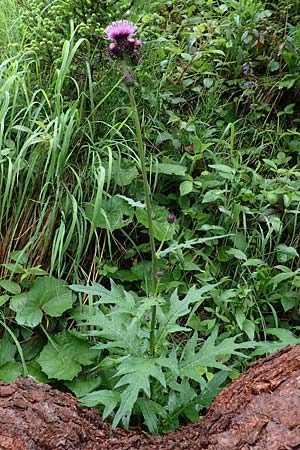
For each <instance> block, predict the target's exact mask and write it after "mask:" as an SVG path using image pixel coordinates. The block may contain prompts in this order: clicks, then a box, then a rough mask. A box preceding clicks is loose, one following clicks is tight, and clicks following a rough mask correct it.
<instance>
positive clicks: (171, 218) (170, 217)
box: [167, 214, 176, 225]
mask: <svg viewBox="0 0 300 450" xmlns="http://www.w3.org/2000/svg"><path fill="white" fill-rule="evenodd" d="M167 222H168V223H169V224H170V225H171V224H172V223H175V222H176V216H175V215H174V214H169V215H168V217H167Z"/></svg>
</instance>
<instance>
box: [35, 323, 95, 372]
mask: <svg viewBox="0 0 300 450" xmlns="http://www.w3.org/2000/svg"><path fill="white" fill-rule="evenodd" d="M97 354H98V352H96V351H95V350H93V349H92V348H91V345H90V343H89V342H88V341H87V340H86V339H84V338H82V337H80V336H79V335H78V333H75V332H74V331H63V332H61V333H58V334H57V335H56V336H54V337H53V338H52V339H51V342H49V343H48V344H47V345H46V346H45V347H44V348H43V350H42V351H41V354H40V356H39V357H38V359H37V361H38V363H39V364H40V365H41V367H42V370H43V372H45V373H46V374H47V375H48V377H49V378H55V379H57V380H73V378H74V377H75V376H76V375H77V374H78V373H79V372H80V371H81V366H82V365H83V366H85V365H89V364H91V363H92V362H93V360H94V358H95V357H96V356H97Z"/></svg>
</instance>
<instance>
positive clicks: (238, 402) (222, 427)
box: [0, 346, 300, 450]
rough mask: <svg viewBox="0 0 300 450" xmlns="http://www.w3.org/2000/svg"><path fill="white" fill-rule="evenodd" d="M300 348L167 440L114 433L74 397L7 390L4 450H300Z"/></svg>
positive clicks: (31, 387)
mask: <svg viewBox="0 0 300 450" xmlns="http://www.w3.org/2000/svg"><path fill="white" fill-rule="evenodd" d="M299 404H300V346H295V347H289V348H286V349H284V350H282V351H281V352H279V353H277V354H276V355H272V356H270V357H267V358H264V359H261V360H259V361H258V362H257V363H256V364H255V365H253V366H252V367H250V368H249V369H248V371H247V372H245V373H244V374H242V375H241V376H240V377H239V378H238V379H237V380H235V381H233V382H232V384H231V385H230V386H228V387H227V388H225V389H223V390H222V392H221V393H220V394H219V395H218V396H217V398H216V399H215V401H214V402H213V404H212V405H211V407H210V408H209V409H208V412H207V414H206V416H205V417H204V418H203V419H202V420H200V421H199V422H197V423H194V424H192V425H189V426H186V427H182V428H180V429H178V430H176V431H173V432H170V433H167V434H165V435H164V436H148V435H147V434H145V433H143V432H141V431H136V430H129V431H125V430H122V429H117V430H111V427H110V425H109V424H108V423H105V422H103V421H102V420H101V418H100V416H99V415H98V414H97V412H96V411H94V410H88V409H83V408H81V407H80V405H79V403H78V401H77V400H76V399H75V398H74V397H72V396H71V395H70V394H65V393H62V392H59V391H57V390H55V389H52V388H51V387H50V386H48V385H45V384H40V383H37V382H35V381H34V380H33V379H31V378H19V379H18V380H17V381H16V382H15V383H11V384H9V383H4V382H0V450H141V449H147V450H250V449H253V450H297V449H298V450H300V408H299Z"/></svg>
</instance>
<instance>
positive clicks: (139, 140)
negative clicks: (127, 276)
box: [128, 87, 157, 358]
mask: <svg viewBox="0 0 300 450" xmlns="http://www.w3.org/2000/svg"><path fill="white" fill-rule="evenodd" d="M128 94H129V98H130V103H131V107H132V112H133V118H134V123H135V129H136V138H137V147H138V153H139V158H140V165H141V172H142V178H143V185H144V193H145V203H146V212H147V218H148V227H149V242H150V248H151V297H152V298H153V299H155V298H156V297H157V292H156V291H157V289H156V284H157V280H156V272H157V254H156V249H155V240H154V226H153V218H152V203H151V193H150V185H149V182H148V178H147V170H146V158H145V146H144V142H143V135H142V130H141V124H140V118H139V113H138V109H137V104H136V101H135V96H134V92H133V87H128ZM156 309H157V307H156V304H154V305H152V306H151V322H150V349H149V350H150V356H151V357H152V358H154V356H155V327H156Z"/></svg>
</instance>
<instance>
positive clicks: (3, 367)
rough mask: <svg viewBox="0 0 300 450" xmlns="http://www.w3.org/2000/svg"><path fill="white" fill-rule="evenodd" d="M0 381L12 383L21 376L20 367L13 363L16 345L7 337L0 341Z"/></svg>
mask: <svg viewBox="0 0 300 450" xmlns="http://www.w3.org/2000/svg"><path fill="white" fill-rule="evenodd" d="M0 350H1V351H0V380H4V381H14V380H15V379H16V378H17V376H19V375H21V374H22V365H21V363H18V362H16V361H15V354H16V351H17V347H16V345H15V344H14V343H13V342H12V341H11V339H10V338H9V337H8V336H5V337H4V338H2V339H0Z"/></svg>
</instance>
